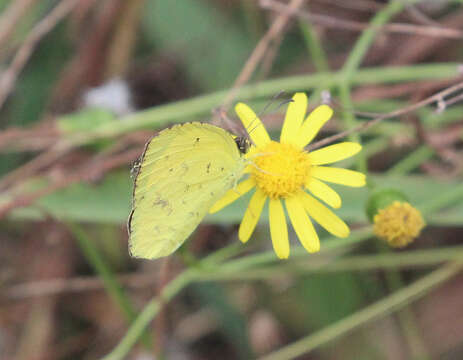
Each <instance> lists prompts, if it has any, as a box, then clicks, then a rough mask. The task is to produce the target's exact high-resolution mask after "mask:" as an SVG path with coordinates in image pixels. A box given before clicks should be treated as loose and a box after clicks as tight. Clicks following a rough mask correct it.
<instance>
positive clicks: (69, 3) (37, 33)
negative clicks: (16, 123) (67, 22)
mask: <svg viewBox="0 0 463 360" xmlns="http://www.w3.org/2000/svg"><path fill="white" fill-rule="evenodd" d="M77 4H78V1H77V0H62V1H61V2H60V3H59V4H58V5H56V7H55V8H54V9H53V10H52V11H51V12H50V13H49V14H48V15H47V16H46V17H44V18H43V19H42V20H41V21H40V22H39V23H38V24H37V25H36V26H35V27H34V28H33V29H32V30H31V32H30V34H29V35H28V36H27V38H26V39H25V40H24V43H23V44H22V45H21V47H20V48H19V49H18V51H17V52H16V55H15V56H14V58H13V60H12V61H11V64H10V66H9V67H8V68H7V69H6V70H5V71H4V72H3V73H2V74H1V77H0V108H1V107H2V106H3V104H4V103H5V100H6V98H7V97H8V95H9V94H10V92H11V91H12V90H13V88H14V85H15V83H16V79H17V77H18V75H19V73H20V72H21V70H22V69H23V68H24V66H25V65H26V63H27V61H28V60H29V58H30V56H31V55H32V53H33V51H34V49H35V47H36V46H37V44H38V43H39V41H40V40H41V39H42V38H43V37H44V36H45V35H46V34H47V33H49V32H50V31H51V30H52V29H53V28H54V27H55V25H56V24H57V23H58V22H59V21H60V20H62V19H63V18H64V17H65V16H66V15H67V14H68V13H69V12H70V11H71V10H72V9H73V8H74V6H75V5H77Z"/></svg>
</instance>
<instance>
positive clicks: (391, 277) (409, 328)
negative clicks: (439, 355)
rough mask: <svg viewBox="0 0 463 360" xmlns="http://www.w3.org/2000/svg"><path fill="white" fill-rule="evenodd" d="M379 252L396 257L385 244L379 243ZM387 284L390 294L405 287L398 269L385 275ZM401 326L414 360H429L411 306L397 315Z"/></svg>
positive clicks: (391, 270) (393, 269) (405, 307)
mask: <svg viewBox="0 0 463 360" xmlns="http://www.w3.org/2000/svg"><path fill="white" fill-rule="evenodd" d="M377 245H378V250H379V251H380V252H383V253H385V254H392V255H394V256H395V255H396V254H395V253H393V252H392V251H391V249H390V248H389V247H388V246H387V245H385V244H384V243H382V242H381V243H380V242H379V241H377ZM384 275H385V278H386V284H387V287H388V290H389V292H392V291H397V290H399V289H401V288H403V287H404V286H405V284H404V282H403V280H402V276H401V273H400V272H399V271H398V269H397V268H392V269H390V270H389V271H386V272H385V273H384ZM397 317H398V320H399V324H400V326H401V328H402V331H403V333H404V335H405V336H404V338H405V340H406V342H407V344H408V347H409V349H410V355H411V358H412V359H422V360H424V359H429V354H428V352H427V350H426V345H425V342H424V341H423V338H422V335H421V333H420V329H419V327H418V325H417V323H416V317H415V314H414V312H413V309H412V308H411V307H410V306H408V305H407V306H404V308H403V309H402V310H400V311H399V312H398V313H397Z"/></svg>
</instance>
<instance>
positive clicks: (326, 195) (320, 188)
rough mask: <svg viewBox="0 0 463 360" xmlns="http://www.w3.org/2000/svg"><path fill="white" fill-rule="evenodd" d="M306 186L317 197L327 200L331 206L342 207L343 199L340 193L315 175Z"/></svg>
mask: <svg viewBox="0 0 463 360" xmlns="http://www.w3.org/2000/svg"><path fill="white" fill-rule="evenodd" d="M305 187H306V189H308V190H309V191H310V192H311V193H312V194H314V195H315V196H316V197H318V198H319V199H321V200H323V201H324V202H326V203H327V204H328V205H329V206H331V207H333V208H335V209H338V208H340V207H341V203H342V201H341V197H340V196H339V194H338V193H337V192H336V191H334V190H333V189H332V188H331V187H329V186H328V185H326V184H325V183H324V182H321V181H320V180H317V179H315V178H314V177H310V179H309V181H308V182H307V184H306V186H305Z"/></svg>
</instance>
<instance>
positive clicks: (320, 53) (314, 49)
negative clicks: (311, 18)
mask: <svg viewBox="0 0 463 360" xmlns="http://www.w3.org/2000/svg"><path fill="white" fill-rule="evenodd" d="M299 28H300V29H301V32H302V35H303V36H304V40H305V45H306V46H307V50H308V52H309V57H310V58H311V59H312V61H313V63H314V65H315V69H316V70H317V71H318V72H326V71H329V69H330V67H329V65H328V61H327V59H326V55H325V51H324V50H323V47H322V45H321V44H320V41H318V37H317V34H316V33H315V31H314V29H313V26H312V24H311V23H310V22H308V21H306V20H299Z"/></svg>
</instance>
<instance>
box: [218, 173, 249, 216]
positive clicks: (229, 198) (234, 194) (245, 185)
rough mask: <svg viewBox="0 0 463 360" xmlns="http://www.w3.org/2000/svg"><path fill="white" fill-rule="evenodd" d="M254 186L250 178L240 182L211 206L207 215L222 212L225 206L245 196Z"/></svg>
mask: <svg viewBox="0 0 463 360" xmlns="http://www.w3.org/2000/svg"><path fill="white" fill-rule="evenodd" d="M255 184H256V183H255V182H254V180H253V179H252V178H249V179H246V180H244V181H242V182H240V183H239V184H238V185H237V186H236V187H235V188H233V189H230V190H228V191H227V192H226V193H225V195H224V196H223V197H222V198H221V199H219V200H218V201H217V202H216V203H215V204H214V205H212V207H211V208H210V209H209V213H210V214H213V213H215V212H217V211H219V210H222V209H223V208H224V207H225V206H227V205H229V204H231V203H232V202H233V201H235V200H236V199H238V198H239V197H240V196H243V195H244V194H246V193H247V192H248V191H249V190H251V189H252V188H253V187H254V186H255Z"/></svg>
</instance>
